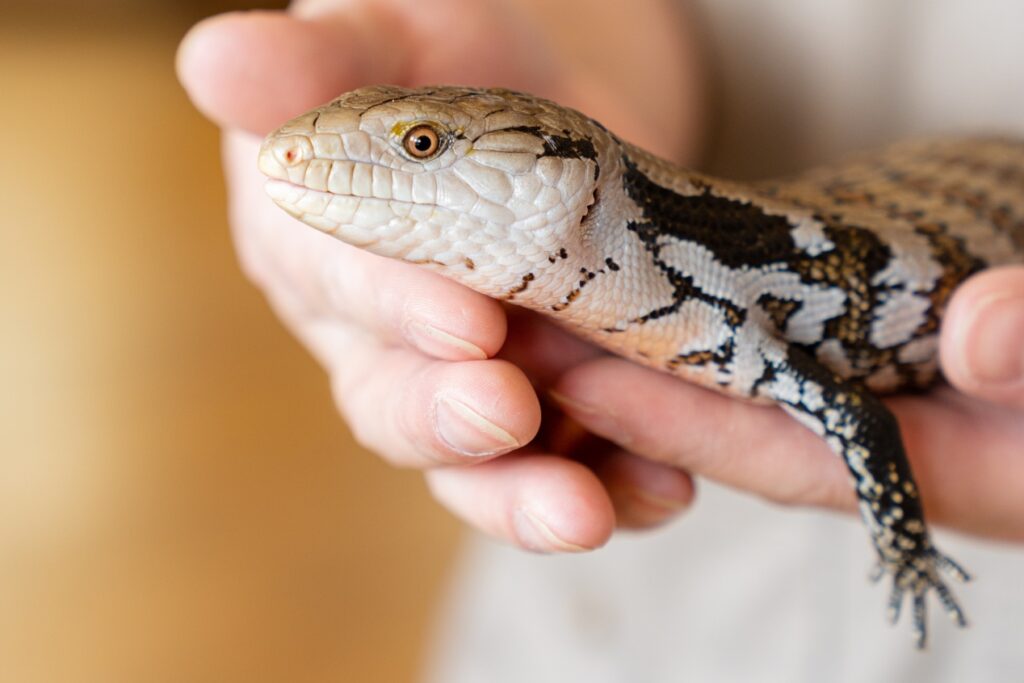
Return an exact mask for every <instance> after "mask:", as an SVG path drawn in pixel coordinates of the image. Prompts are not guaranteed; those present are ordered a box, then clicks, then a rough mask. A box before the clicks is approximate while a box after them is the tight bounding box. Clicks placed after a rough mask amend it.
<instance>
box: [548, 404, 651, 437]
mask: <svg viewBox="0 0 1024 683" xmlns="http://www.w3.org/2000/svg"><path fill="white" fill-rule="evenodd" d="M548 396H550V397H551V398H552V400H554V401H555V403H557V404H559V405H560V406H562V407H563V408H565V409H566V412H568V413H569V414H570V415H571V416H573V417H575V418H576V419H577V420H579V421H580V422H581V423H582V424H583V425H584V426H585V427H587V428H588V429H590V430H592V431H596V432H599V433H601V434H602V435H604V436H606V437H608V438H611V439H612V440H613V441H614V442H615V443H617V444H619V445H620V446H623V447H625V448H628V447H629V446H630V444H632V443H633V438H632V437H631V436H630V435H629V433H627V432H626V430H624V429H622V426H621V425H620V424H619V421H618V419H617V418H616V416H615V415H613V414H612V412H611V411H609V410H606V409H604V408H598V407H596V406H593V405H590V404H588V403H581V402H580V401H577V400H576V399H574V398H569V397H568V396H566V395H565V394H560V393H558V392H557V391H554V390H551V389H549V390H548ZM613 435H614V436H613Z"/></svg>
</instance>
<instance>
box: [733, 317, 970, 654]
mask: <svg viewBox="0 0 1024 683" xmlns="http://www.w3.org/2000/svg"><path fill="white" fill-rule="evenodd" d="M759 355H760V356H761V359H762V361H763V363H764V365H763V371H762V374H761V377H760V379H758V381H757V382H756V384H755V386H754V391H753V393H754V394H755V395H757V396H760V397H764V398H768V399H770V400H772V401H774V402H775V403H777V404H778V405H780V406H781V407H782V408H783V409H785V410H786V412H788V413H790V414H791V415H792V416H793V417H795V418H796V419H797V420H799V421H800V422H801V423H803V424H804V425H806V426H807V427H809V428H810V429H812V430H813V431H814V432H816V433H817V434H819V435H820V436H821V437H822V438H824V439H825V441H826V442H827V443H828V445H829V446H830V447H831V448H832V450H834V451H835V452H836V453H838V454H839V455H840V456H842V458H843V460H844V461H845V462H846V466H847V468H848V469H849V472H850V475H851V478H852V480H853V483H854V486H855V488H856V492H857V498H858V500H859V505H860V513H861V516H862V517H863V519H864V522H865V524H866V525H867V527H868V529H869V531H870V532H871V537H872V541H873V543H874V546H875V550H876V551H877V552H878V564H877V567H876V570H875V572H874V575H873V578H875V579H876V580H877V579H879V578H881V577H882V576H884V575H889V576H891V577H892V593H891V595H890V599H889V614H890V618H891V620H892V621H894V622H895V621H896V620H897V618H898V617H899V612H900V607H901V605H902V603H903V596H904V595H905V594H906V593H910V595H911V600H912V602H913V608H914V615H913V620H914V632H915V634H916V637H917V645H918V647H924V644H925V639H926V630H925V597H926V595H927V593H928V591H929V590H934V591H935V593H936V595H937V596H938V598H939V600H940V601H941V602H942V604H943V606H944V607H945V609H946V612H947V613H948V614H949V616H950V617H951V618H952V619H953V621H954V622H956V623H957V624H958V625H959V626H964V625H966V620H965V618H964V615H963V612H962V611H961V609H960V607H959V605H958V604H957V602H956V599H955V598H954V597H953V595H952V593H951V592H950V590H949V589H948V588H947V587H946V585H945V583H944V582H943V580H942V577H941V576H940V574H941V572H942V571H946V572H949V573H950V574H951V575H952V576H953V577H955V578H956V579H959V580H961V581H966V580H968V578H969V577H968V576H967V573H966V572H965V571H964V570H963V569H961V568H960V567H959V565H957V564H956V563H955V562H953V561H952V560H951V559H949V558H948V557H946V556H945V555H943V554H942V553H940V552H939V551H938V550H937V549H936V548H935V547H934V546H933V545H932V542H931V538H930V537H929V533H928V527H927V525H926V524H925V520H924V511H923V509H922V507H921V499H920V496H919V493H918V489H917V485H916V483H915V482H914V477H913V474H912V473H911V471H910V464H909V462H908V461H907V456H906V453H905V452H904V449H903V440H902V438H901V436H900V429H899V425H898V424H897V422H896V418H895V417H894V416H893V414H892V412H890V411H889V409H888V408H886V407H885V405H884V404H883V403H882V402H881V401H880V400H879V399H878V398H877V397H876V396H874V395H872V394H871V393H869V392H868V391H867V390H866V389H865V388H864V387H863V386H862V385H860V384H859V383H857V382H854V381H847V380H844V379H843V378H842V377H839V376H838V375H836V374H835V373H833V372H831V371H830V370H829V369H828V368H826V367H825V366H823V365H822V364H820V363H819V362H818V361H816V360H814V359H813V358H811V357H810V356H809V355H808V354H807V353H806V352H804V351H803V350H802V349H800V348H798V347H794V346H788V345H787V344H786V343H785V342H783V341H781V340H778V339H775V338H772V337H769V338H767V339H766V340H765V341H764V344H763V345H762V349H761V353H760V354H759Z"/></svg>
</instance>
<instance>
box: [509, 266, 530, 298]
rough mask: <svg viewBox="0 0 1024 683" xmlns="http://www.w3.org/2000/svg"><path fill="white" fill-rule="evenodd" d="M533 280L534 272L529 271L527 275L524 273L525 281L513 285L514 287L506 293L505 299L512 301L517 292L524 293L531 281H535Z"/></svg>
mask: <svg viewBox="0 0 1024 683" xmlns="http://www.w3.org/2000/svg"><path fill="white" fill-rule="evenodd" d="M533 280H534V275H533V273H527V274H526V275H524V276H523V281H522V282H520V283H519V284H518V285H516V286H515V287H513V288H512V289H510V290H509V291H508V293H507V294H505V297H504V299H505V301H512V300H513V299H515V298H516V294H522V293H523V292H525V291H526V288H527V287H529V286H530V283H531V282H533Z"/></svg>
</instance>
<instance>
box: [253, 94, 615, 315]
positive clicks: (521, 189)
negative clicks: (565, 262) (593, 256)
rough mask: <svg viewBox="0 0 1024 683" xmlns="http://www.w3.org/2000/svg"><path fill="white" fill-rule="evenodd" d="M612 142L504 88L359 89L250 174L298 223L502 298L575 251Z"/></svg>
mask: <svg viewBox="0 0 1024 683" xmlns="http://www.w3.org/2000/svg"><path fill="white" fill-rule="evenodd" d="M611 139H612V138H611V136H610V135H609V134H608V133H607V131H605V130H604V128H603V127H601V126H600V124H597V123H596V122H594V121H592V120H590V119H588V118H587V117H585V116H583V115H582V114H579V113H578V112H575V111H573V110H570V109H566V108H563V107H560V106H558V105H556V104H554V103H552V102H548V101H546V100H541V99H538V98H534V97H531V96H529V95H524V94H520V93H516V92H512V91H508V90H501V89H476V88H461V87H433V88H423V89H412V90H411V89H405V88H398V87H389V86H383V87H369V88H362V89H360V90H355V91H352V92H349V93H346V94H344V95H342V96H341V97H339V98H337V99H335V100H333V101H332V102H329V103H327V104H325V105H323V106H321V107H318V108H316V109H314V110H312V111H310V112H308V113H306V114H304V115H302V116H299V117H298V118H295V119H293V120H292V121H290V122H288V123H286V124H285V125H284V126H282V127H281V128H279V129H278V130H277V131H275V132H273V133H271V134H270V135H269V136H268V137H267V138H266V140H265V141H264V143H263V146H262V148H261V149H260V154H259V167H260V169H261V170H262V171H263V173H264V174H266V175H267V176H268V177H269V178H270V180H269V181H268V182H267V186H266V189H267V192H268V193H269V195H270V196H271V198H272V199H273V200H274V201H275V202H276V203H277V204H278V205H279V206H280V207H281V208H283V209H284V210H285V211H287V212H288V213H290V214H292V215H293V216H295V217H296V218H298V219H300V220H302V221H303V222H305V223H308V224H310V225H312V226H314V227H316V228H318V229H320V230H322V231H324V232H326V233H329V234H330V235H332V236H334V237H336V238H338V239H340V240H342V241H344V242H347V243H349V244H352V245H354V246H357V247H360V248H363V249H366V250H368V251H370V252H373V253H376V254H379V255H382V256H387V257H392V258H399V259H404V260H406V261H411V262H415V263H420V264H424V265H427V266H430V267H433V268H435V269H439V270H441V271H442V272H443V273H444V274H446V275H448V276H450V277H454V278H455V279H457V280H460V281H462V282H464V283H465V284H467V285H469V286H471V287H474V288H475V289H478V290H480V291H482V292H484V293H486V294H491V295H493V296H502V295H507V294H508V292H510V291H512V290H514V289H515V288H516V287H517V286H522V285H523V284H524V283H525V282H526V281H527V280H526V279H527V278H528V280H529V281H532V280H533V278H534V276H533V273H534V272H535V270H537V269H538V268H543V267H544V266H545V264H548V263H551V262H553V261H552V259H557V258H558V257H559V256H558V255H559V254H560V253H561V254H564V253H565V251H564V250H565V249H566V247H570V248H571V246H572V245H575V244H579V243H580V241H581V239H582V235H581V233H582V232H584V230H585V229H584V227H583V224H584V219H585V217H586V216H587V213H588V210H589V208H590V205H591V204H592V203H593V202H594V200H595V189H596V187H597V183H598V179H599V177H600V174H601V171H600V165H601V163H603V162H604V161H605V160H606V159H605V158H604V156H608V160H611V156H610V154H611V152H610V151H609V152H606V153H605V155H602V154H600V150H601V149H608V148H609V147H610V145H609V144H608V142H609V141H610V140H611ZM561 258H563V259H564V258H565V256H564V255H563V256H561Z"/></svg>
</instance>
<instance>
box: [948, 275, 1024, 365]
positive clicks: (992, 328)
mask: <svg viewBox="0 0 1024 683" xmlns="http://www.w3.org/2000/svg"><path fill="white" fill-rule="evenodd" d="M966 327H967V328H968V330H969V332H967V334H965V335H964V339H963V340H962V341H961V349H960V352H961V357H962V358H963V361H964V367H965V368H966V369H967V371H968V373H969V374H970V375H971V377H972V378H973V379H974V380H975V381H977V382H982V383H985V384H1009V383H1013V382H1019V381H1021V380H1024V299H1020V298H1017V297H1005V296H1003V297H1000V296H998V295H995V296H991V297H989V298H986V299H982V300H981V301H979V302H978V304H977V306H976V308H975V312H974V317H973V320H969V321H968V322H967V324H966ZM968 338H969V340H970V343H969V344H967V343H965V342H966V341H967V340H968Z"/></svg>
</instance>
